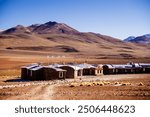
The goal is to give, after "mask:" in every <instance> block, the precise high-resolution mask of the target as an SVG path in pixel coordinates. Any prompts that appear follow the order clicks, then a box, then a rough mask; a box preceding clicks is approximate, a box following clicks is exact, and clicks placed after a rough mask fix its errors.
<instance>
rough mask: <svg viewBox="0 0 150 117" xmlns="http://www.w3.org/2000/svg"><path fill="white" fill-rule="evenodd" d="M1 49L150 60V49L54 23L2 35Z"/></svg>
mask: <svg viewBox="0 0 150 117" xmlns="http://www.w3.org/2000/svg"><path fill="white" fill-rule="evenodd" d="M0 49H3V50H9V51H10V50H13V51H15V50H21V51H36V52H45V53H53V54H56V53H59V54H65V53H72V54H77V55H86V56H97V57H100V58H104V57H114V58H115V57H116V58H117V57H121V58H136V57H138V56H143V57H149V54H148V49H150V48H149V46H147V45H139V44H134V43H128V42H124V41H122V40H119V39H117V38H113V37H111V36H107V35H102V34H99V33H93V32H87V33H86V32H79V31H77V30H76V29H74V28H72V27H70V26H68V25H67V24H64V23H57V22H51V21H50V22H47V23H44V24H33V25H30V26H27V27H25V26H22V25H18V26H16V27H12V28H10V29H7V30H5V31H2V32H1V33H0ZM143 50H145V51H144V52H143ZM141 53H142V55H141Z"/></svg>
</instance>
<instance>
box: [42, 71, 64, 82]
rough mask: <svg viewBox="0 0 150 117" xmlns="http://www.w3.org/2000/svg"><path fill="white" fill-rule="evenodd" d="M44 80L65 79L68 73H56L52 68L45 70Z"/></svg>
mask: <svg viewBox="0 0 150 117" xmlns="http://www.w3.org/2000/svg"><path fill="white" fill-rule="evenodd" d="M43 78H44V80H54V79H65V78H66V71H56V70H55V69H52V68H44V72H43Z"/></svg>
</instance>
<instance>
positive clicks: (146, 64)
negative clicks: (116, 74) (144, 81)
mask: <svg viewBox="0 0 150 117" xmlns="http://www.w3.org/2000/svg"><path fill="white" fill-rule="evenodd" d="M139 65H140V66H142V67H146V68H147V67H148V68H149V67H150V64H149V63H139Z"/></svg>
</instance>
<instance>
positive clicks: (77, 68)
mask: <svg viewBox="0 0 150 117" xmlns="http://www.w3.org/2000/svg"><path fill="white" fill-rule="evenodd" d="M64 66H66V67H71V68H73V69H74V70H80V69H83V68H81V67H79V66H77V65H62V66H60V67H64Z"/></svg>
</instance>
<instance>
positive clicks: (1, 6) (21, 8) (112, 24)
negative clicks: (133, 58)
mask: <svg viewBox="0 0 150 117" xmlns="http://www.w3.org/2000/svg"><path fill="white" fill-rule="evenodd" d="M149 6H150V0H0V29H2V30H4V29H8V28H10V27H13V26H16V25H18V24H21V25H25V26H28V25H31V24H37V23H45V22H48V21H56V22H60V23H66V24H68V25H69V26H71V27H73V28H75V29H77V30H79V31H82V32H96V33H100V34H105V35H109V36H112V37H116V38H120V39H124V38H126V37H128V36H131V35H133V36H138V35H143V34H148V33H150V7H149Z"/></svg>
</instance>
